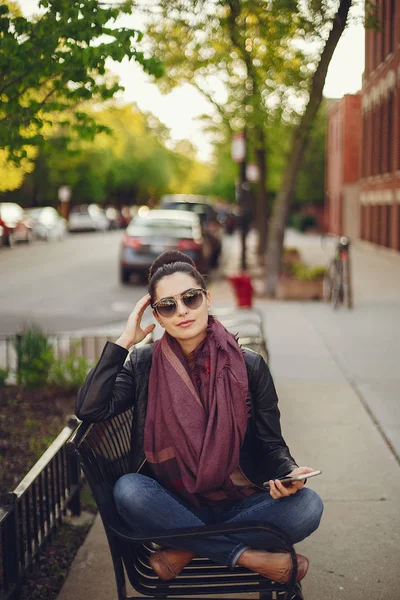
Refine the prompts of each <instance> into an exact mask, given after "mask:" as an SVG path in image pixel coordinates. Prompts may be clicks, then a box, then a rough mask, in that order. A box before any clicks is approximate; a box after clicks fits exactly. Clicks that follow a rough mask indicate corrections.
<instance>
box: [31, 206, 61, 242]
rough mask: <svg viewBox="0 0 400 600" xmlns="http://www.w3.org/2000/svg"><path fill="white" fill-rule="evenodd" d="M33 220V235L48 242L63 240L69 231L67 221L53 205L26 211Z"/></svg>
mask: <svg viewBox="0 0 400 600" xmlns="http://www.w3.org/2000/svg"><path fill="white" fill-rule="evenodd" d="M25 212H26V213H27V214H28V216H29V218H30V221H31V227H32V233H33V236H34V237H35V238H37V239H39V240H45V241H46V242H50V241H55V240H62V239H64V237H65V235H66V233H67V221H66V220H65V219H63V217H60V215H59V214H58V212H57V211H56V209H55V208H53V207H52V206H43V207H41V208H30V209H27V210H26V211H25Z"/></svg>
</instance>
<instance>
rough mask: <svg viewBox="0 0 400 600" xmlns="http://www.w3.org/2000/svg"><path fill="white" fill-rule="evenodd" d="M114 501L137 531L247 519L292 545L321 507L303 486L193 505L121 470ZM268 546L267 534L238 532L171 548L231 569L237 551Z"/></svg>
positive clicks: (271, 542)
mask: <svg viewBox="0 0 400 600" xmlns="http://www.w3.org/2000/svg"><path fill="white" fill-rule="evenodd" d="M114 500H115V504H116V507H117V511H118V513H119V514H120V516H121V517H122V518H123V519H124V521H125V522H126V523H127V524H128V525H129V526H130V527H131V528H132V529H133V530H135V531H137V532H138V533H141V534H143V535H151V534H152V533H154V534H155V533H157V532H158V533H164V532H166V531H168V530H169V529H175V528H179V527H198V526H202V525H218V524H222V523H240V522H244V521H250V520H252V521H265V522H266V523H268V524H272V525H276V526H277V527H279V528H280V529H282V530H283V531H284V532H285V533H286V534H287V535H288V536H289V539H290V540H291V542H292V544H295V543H297V542H300V541H301V540H303V539H304V538H306V537H307V536H309V535H310V534H311V533H312V532H313V531H315V530H316V529H317V527H318V525H319V522H320V520H321V516H322V512H323V508H324V507H323V503H322V500H321V498H320V497H319V496H318V494H317V493H316V492H314V491H313V490H311V489H309V488H303V489H302V490H300V491H298V492H297V493H296V494H294V495H292V496H288V497H286V498H281V499H279V500H274V499H273V498H271V496H270V495H269V493H266V492H261V491H260V492H259V493H258V492H257V493H255V494H253V495H251V496H247V497H246V498H244V499H243V500H239V501H238V502H234V503H232V504H228V505H224V506H218V507H212V508H194V507H192V506H189V505H187V504H185V503H184V502H183V501H182V500H181V499H180V498H179V497H178V496H175V495H174V494H172V493H171V492H170V491H168V490H166V489H165V488H163V487H162V486H161V485H160V484H159V483H157V481H155V480H154V479H151V478H150V477H146V476H145V475H140V474H138V473H129V474H128V475H123V476H122V477H121V478H120V479H119V480H118V481H117V483H116V484H115V486H114ZM274 546H276V539H275V540H272V539H271V537H270V536H269V535H268V533H264V532H248V533H246V532H244V533H238V534H237V535H229V536H222V535H221V536H212V537H209V538H207V537H204V538H197V539H192V540H179V544H178V542H177V546H176V547H177V548H179V549H181V550H189V551H190V552H193V554H196V555H197V556H202V557H207V558H209V559H210V560H212V561H213V562H215V563H217V564H223V565H226V566H228V567H230V568H233V567H234V566H235V564H236V561H237V560H238V558H239V556H240V555H241V554H242V553H243V552H244V551H245V550H247V549H248V548H257V549H260V550H264V549H265V548H269V547H274Z"/></svg>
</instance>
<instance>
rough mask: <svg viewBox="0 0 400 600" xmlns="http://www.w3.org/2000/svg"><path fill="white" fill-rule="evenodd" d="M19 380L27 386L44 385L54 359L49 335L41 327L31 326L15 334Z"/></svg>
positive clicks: (36, 386)
mask: <svg viewBox="0 0 400 600" xmlns="http://www.w3.org/2000/svg"><path fill="white" fill-rule="evenodd" d="M14 344H15V350H16V353H17V364H18V369H17V381H18V383H19V384H22V385H23V386H25V387H27V388H38V387H43V386H44V385H45V384H46V382H47V379H48V376H49V371H50V368H51V365H52V364H53V361H54V351H53V348H52V346H51V344H50V342H49V339H48V337H47V335H46V334H45V333H44V332H43V331H42V330H41V329H40V328H39V327H35V326H33V327H29V328H26V329H24V330H23V331H22V332H21V333H20V334H18V335H16V336H15V341H14Z"/></svg>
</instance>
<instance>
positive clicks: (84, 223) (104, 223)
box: [69, 204, 110, 231]
mask: <svg viewBox="0 0 400 600" xmlns="http://www.w3.org/2000/svg"><path fill="white" fill-rule="evenodd" d="M109 228H110V223H109V220H108V219H107V217H106V215H105V213H104V210H103V209H102V208H101V207H100V206H98V205H97V204H80V205H78V206H73V207H72V208H71V210H70V213H69V230H70V231H106V230H107V229H109Z"/></svg>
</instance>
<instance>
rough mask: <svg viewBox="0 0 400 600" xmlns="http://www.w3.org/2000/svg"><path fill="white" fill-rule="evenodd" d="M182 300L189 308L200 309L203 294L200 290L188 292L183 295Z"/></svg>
mask: <svg viewBox="0 0 400 600" xmlns="http://www.w3.org/2000/svg"><path fill="white" fill-rule="evenodd" d="M182 300H183V302H184V304H185V306H187V308H190V309H192V310H194V309H196V308H199V306H200V304H201V303H202V302H203V292H201V291H199V290H197V291H194V290H193V291H192V292H186V293H185V294H183V296H182Z"/></svg>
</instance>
